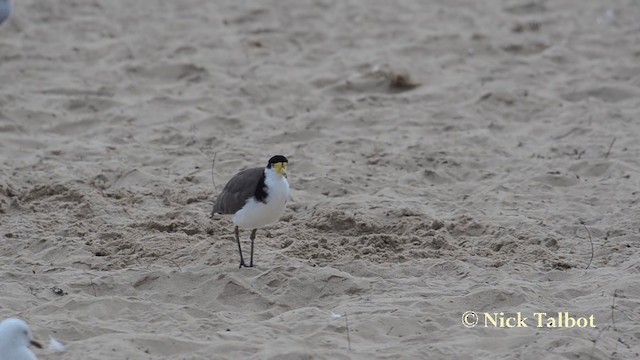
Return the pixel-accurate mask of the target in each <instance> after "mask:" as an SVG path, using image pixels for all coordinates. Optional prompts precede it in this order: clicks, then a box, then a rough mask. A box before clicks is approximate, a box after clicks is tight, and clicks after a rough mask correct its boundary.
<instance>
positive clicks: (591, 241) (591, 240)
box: [580, 221, 593, 270]
mask: <svg viewBox="0 0 640 360" xmlns="http://www.w3.org/2000/svg"><path fill="white" fill-rule="evenodd" d="M580 223H581V224H582V226H584V228H585V229H586V230H587V234H589V243H590V244H591V259H589V264H588V265H587V267H586V269H588V268H589V266H591V262H592V261H593V239H591V231H589V228H587V225H585V224H584V222H583V221H580ZM586 269H585V270H586Z"/></svg>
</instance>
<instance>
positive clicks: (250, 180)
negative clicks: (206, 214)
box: [211, 167, 264, 215]
mask: <svg viewBox="0 0 640 360" xmlns="http://www.w3.org/2000/svg"><path fill="white" fill-rule="evenodd" d="M263 173H264V168H263V167H259V168H251V169H246V170H242V171H240V172H239V173H237V174H235V175H234V176H233V177H232V178H231V180H229V182H228V183H227V185H225V186H224V189H222V192H221V193H220V195H218V198H217V199H216V202H215V204H214V205H213V211H211V215H213V214H216V213H218V214H235V213H236V211H238V210H240V209H241V208H242V207H243V206H244V204H245V203H246V202H247V199H249V198H250V197H252V196H253V195H254V194H255V192H256V186H258V182H259V181H260V178H262V174H263Z"/></svg>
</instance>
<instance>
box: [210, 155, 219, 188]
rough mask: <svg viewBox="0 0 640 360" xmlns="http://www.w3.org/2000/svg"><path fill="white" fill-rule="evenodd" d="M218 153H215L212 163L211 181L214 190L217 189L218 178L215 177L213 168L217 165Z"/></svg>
mask: <svg viewBox="0 0 640 360" xmlns="http://www.w3.org/2000/svg"><path fill="white" fill-rule="evenodd" d="M217 155H218V152H217V151H216V152H214V153H213V161H212V163H211V182H212V183H213V190H214V191H215V190H216V187H217V186H216V180H215V179H214V178H213V169H214V168H215V167H216V156H217Z"/></svg>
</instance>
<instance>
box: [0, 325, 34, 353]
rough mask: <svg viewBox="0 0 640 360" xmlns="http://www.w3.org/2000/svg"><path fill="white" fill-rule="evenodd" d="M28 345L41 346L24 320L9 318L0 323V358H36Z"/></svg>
mask: <svg viewBox="0 0 640 360" xmlns="http://www.w3.org/2000/svg"><path fill="white" fill-rule="evenodd" d="M29 345H33V346H35V347H37V348H42V345H40V343H39V342H37V341H35V340H33V335H31V331H29V326H28V325H27V323H26V322H24V321H22V320H20V319H16V318H9V319H6V320H5V321H3V322H1V323H0V360H38V359H37V358H36V356H35V355H34V354H33V352H31V350H30V349H29Z"/></svg>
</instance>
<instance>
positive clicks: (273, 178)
mask: <svg viewBox="0 0 640 360" xmlns="http://www.w3.org/2000/svg"><path fill="white" fill-rule="evenodd" d="M264 182H265V185H266V186H267V189H268V190H267V192H268V196H267V198H266V200H265V201H266V203H263V202H261V201H256V200H255V199H254V198H251V199H249V200H248V201H247V203H246V204H245V206H244V207H243V208H242V209H240V210H238V212H236V213H235V214H234V215H233V222H234V224H236V225H238V227H240V228H241V229H258V228H261V227H264V226H266V225H269V224H271V223H274V222H276V221H278V220H279V219H280V217H281V216H282V214H284V208H285V205H286V204H287V200H288V199H289V182H287V178H285V177H284V176H281V175H278V174H276V173H275V171H274V170H273V169H265V181H264Z"/></svg>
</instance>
